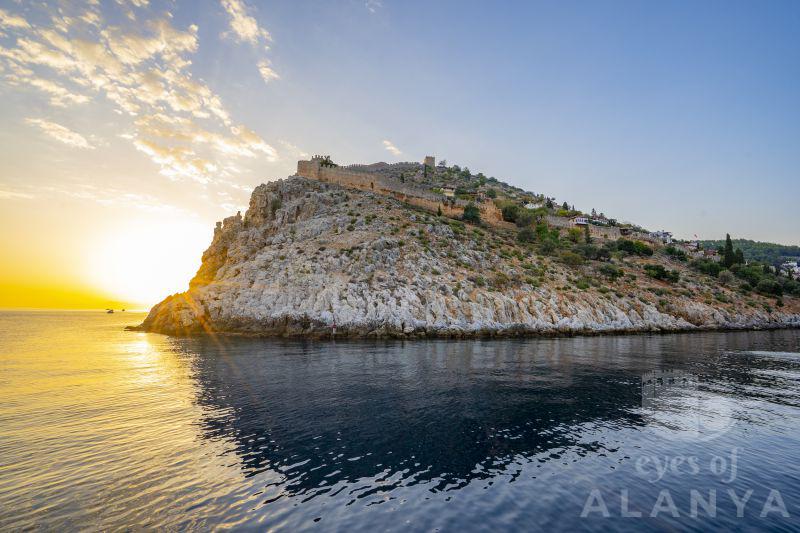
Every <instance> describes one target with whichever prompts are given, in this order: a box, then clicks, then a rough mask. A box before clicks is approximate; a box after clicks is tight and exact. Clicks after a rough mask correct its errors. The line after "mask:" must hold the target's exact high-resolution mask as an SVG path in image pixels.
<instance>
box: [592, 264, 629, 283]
mask: <svg viewBox="0 0 800 533" xmlns="http://www.w3.org/2000/svg"><path fill="white" fill-rule="evenodd" d="M597 270H598V272H600V273H601V274H602V275H604V276H605V277H607V278H608V279H610V280H612V281H614V280H616V279H617V278H621V277H622V276H623V275H624V274H625V272H624V271H623V270H622V269H621V268H619V267H618V266H614V265H611V264H605V265H601V266H600V268H598V269H597Z"/></svg>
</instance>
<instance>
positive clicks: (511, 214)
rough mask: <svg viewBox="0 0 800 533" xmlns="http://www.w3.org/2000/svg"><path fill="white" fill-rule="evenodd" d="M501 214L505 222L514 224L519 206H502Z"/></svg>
mask: <svg viewBox="0 0 800 533" xmlns="http://www.w3.org/2000/svg"><path fill="white" fill-rule="evenodd" d="M501 211H502V213H503V220H505V221H506V222H516V221H517V215H518V214H519V206H517V205H514V204H508V205H504V206H503V209H502V210H501Z"/></svg>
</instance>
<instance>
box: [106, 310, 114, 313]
mask: <svg viewBox="0 0 800 533" xmlns="http://www.w3.org/2000/svg"><path fill="white" fill-rule="evenodd" d="M113 312H114V310H113V309H106V313H108V314H111V313H113Z"/></svg>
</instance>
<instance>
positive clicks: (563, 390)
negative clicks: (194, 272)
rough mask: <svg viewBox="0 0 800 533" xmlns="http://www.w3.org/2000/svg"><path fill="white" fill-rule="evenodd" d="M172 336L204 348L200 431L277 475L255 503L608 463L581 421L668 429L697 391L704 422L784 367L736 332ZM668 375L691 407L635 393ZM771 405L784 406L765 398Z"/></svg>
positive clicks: (600, 442)
mask: <svg viewBox="0 0 800 533" xmlns="http://www.w3.org/2000/svg"><path fill="white" fill-rule="evenodd" d="M762 335H764V334H762ZM767 335H769V334H767ZM773 335H775V336H776V339H777V340H778V341H780V339H781V338H782V337H781V334H780V333H775V334H773ZM184 342H185V345H184V348H185V349H186V350H189V351H191V352H194V353H196V354H202V356H198V357H197V358H196V359H195V360H194V361H195V362H194V365H195V366H194V373H195V378H196V380H197V381H198V383H199V384H200V385H201V386H200V387H199V388H198V390H199V391H200V393H199V397H198V398H197V401H198V402H199V403H200V404H201V405H203V406H204V407H206V409H205V412H206V413H209V414H210V416H207V417H206V418H205V419H204V422H203V431H204V434H205V436H206V438H209V439H215V440H216V439H230V440H231V441H233V442H235V449H236V454H237V455H238V457H239V460H240V464H241V468H242V469H243V470H244V471H245V472H246V474H247V475H248V476H252V475H255V474H258V473H261V472H264V471H267V470H271V471H273V472H277V473H280V475H281V480H280V481H279V482H277V483H276V487H277V488H278V489H279V490H274V491H271V492H270V493H269V494H270V495H271V496H270V497H269V498H268V499H267V501H273V500H275V499H279V498H281V497H286V496H304V497H306V498H311V497H314V496H316V495H320V494H326V493H329V492H331V490H333V489H336V490H342V489H343V488H344V486H345V485H347V486H352V485H355V484H357V483H358V482H359V480H365V479H370V480H375V482H373V483H370V484H369V486H368V487H367V488H366V490H364V491H361V492H360V493H358V497H365V496H369V495H372V494H375V493H385V492H391V491H392V490H393V489H394V488H396V487H398V486H401V485H402V486H409V485H414V484H418V483H425V484H426V485H427V486H428V487H429V489H430V491H431V492H434V493H435V492H438V491H452V490H457V489H460V488H462V487H464V486H466V485H468V484H469V483H471V482H472V481H474V480H476V479H478V480H480V479H489V478H492V477H493V476H496V475H497V474H498V473H500V472H506V471H508V468H509V465H512V464H521V463H526V462H528V463H529V462H539V463H542V462H545V463H546V462H549V461H555V462H559V461H563V460H564V459H563V458H564V456H565V455H566V454H568V453H569V454H570V456H572V457H586V456H592V455H601V456H608V455H609V454H614V453H615V452H616V451H617V449H618V447H619V444H618V443H616V442H613V441H610V442H606V441H605V439H602V438H600V439H596V438H590V439H588V440H587V436H591V435H595V436H596V434H597V431H592V430H590V428H595V429H596V428H604V427H608V428H613V429H614V430H615V431H619V430H620V429H622V428H643V427H644V426H648V425H650V426H657V427H660V428H662V429H666V430H667V431H668V432H672V433H674V432H676V431H681V430H682V425H681V424H679V423H678V422H679V421H682V420H683V418H684V417H686V415H687V413H688V412H689V411H690V410H691V409H693V407H694V406H696V405H697V402H696V400H697V398H698V397H699V396H698V395H701V394H702V395H706V396H709V397H711V398H712V402H711V404H710V405H711V406H712V408H711V412H710V413H708V414H709V416H711V417H712V418H713V416H714V414H718V415H721V416H729V415H731V413H729V412H728V411H725V412H722V411H723V410H722V407H724V406H725V405H727V404H724V403H720V401H719V400H720V398H721V397H723V396H724V395H725V394H731V395H733V394H736V393H741V390H742V389H743V388H744V387H746V388H747V390H748V391H753V392H754V393H755V394H765V395H771V392H770V391H769V389H772V388H774V387H776V386H779V385H783V383H781V380H780V379H779V378H776V377H775V374H774V372H773V373H771V374H770V373H767V374H765V373H764V371H766V370H773V371H774V370H780V368H782V367H786V366H787V365H789V366H793V365H796V361H792V360H791V359H788V360H787V359H783V360H781V359H770V358H763V357H756V356H753V355H749V356H748V355H747V354H742V353H738V352H737V351H736V349H737V343H739V344H740V345H741V346H742V347H748V346H750V344H751V343H752V339H749V338H748V334H746V333H745V334H739V337H736V336H734V338H733V339H731V336H730V335H728V336H725V337H723V336H720V335H718V334H708V335H686V336H670V337H659V336H632V337H595V338H574V339H549V340H534V341H530V340H529V341H525V340H520V341H503V342H492V341H487V342H453V341H438V342H437V341H431V342H414V343H410V342H405V343H404V342H391V343H363V342H354V343H341V342H339V343H335V344H331V343H326V344H314V343H275V342H272V341H263V340H248V339H228V340H225V341H223V342H222V343H219V342H210V341H207V340H205V341H204V340H189V341H184ZM785 342H786V343H791V342H793V337H791V336H787V337H786V338H785ZM698 353H699V354H703V357H702V358H698V357H697V356H696V354H698ZM721 360H725V361H724V362H725V364H720V361H721ZM676 368H680V369H681V372H683V373H684V374H685V375H687V376H690V377H691V384H692V387H691V388H689V389H686V390H684V391H683V394H682V397H681V399H683V400H685V399H687V397H688V398H689V399H691V400H692V401H690V402H678V401H675V400H676V398H677V397H676V396H674V395H673V396H667V397H666V398H665V399H664V400H665V401H661V402H655V403H654V402H652V398H650V399H648V398H647V397H645V398H643V388H642V377H643V376H647V375H648V372H653V371H654V370H658V371H674V369H676ZM723 389H724V391H723ZM726 391H727V392H726ZM748 393H749V392H748ZM643 400H644V403H643ZM783 400H787V401H795V400H788V399H781V397H780V396H778V401H783ZM648 402H649V403H648ZM715 402H716V403H715ZM715 405H716V406H717V407H719V410H717V411H714V406H715ZM726 408H727V407H726ZM654 410H655V411H654ZM731 416H732V415H731ZM725 420H726V421H727V418H726V419H725ZM688 429H689V430H690V431H694V430H695V429H696V428H693V427H691V426H690V427H689V428H688ZM601 435H602V432H601ZM689 435H690V436H691V434H689ZM662 436H663V435H662ZM521 470H522V469H521V468H520V469H517V470H516V472H517V473H519V472H521ZM513 477H514V475H513V474H512V476H511V481H513Z"/></svg>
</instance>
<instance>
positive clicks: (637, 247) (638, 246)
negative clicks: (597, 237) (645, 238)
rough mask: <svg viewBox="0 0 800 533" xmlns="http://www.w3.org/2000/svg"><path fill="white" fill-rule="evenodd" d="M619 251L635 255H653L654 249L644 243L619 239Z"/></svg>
mask: <svg viewBox="0 0 800 533" xmlns="http://www.w3.org/2000/svg"><path fill="white" fill-rule="evenodd" d="M617 249H618V250H621V251H623V252H627V253H629V254H635V255H653V249H652V248H650V247H649V246H647V245H646V244H645V243H643V242H642V241H631V240H628V239H619V240H618V241H617Z"/></svg>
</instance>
